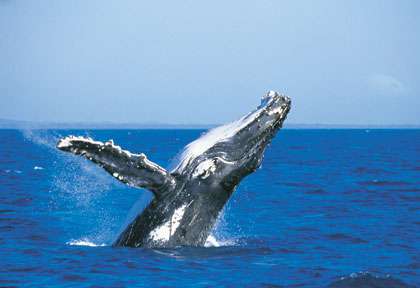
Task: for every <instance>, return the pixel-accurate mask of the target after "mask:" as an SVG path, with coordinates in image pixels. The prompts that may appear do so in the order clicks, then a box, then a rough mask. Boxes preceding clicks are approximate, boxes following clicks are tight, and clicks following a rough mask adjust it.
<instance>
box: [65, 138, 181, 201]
mask: <svg viewBox="0 0 420 288" xmlns="http://www.w3.org/2000/svg"><path fill="white" fill-rule="evenodd" d="M57 148H58V149H60V150H63V151H67V152H72V153H74V154H76V155H83V156H85V157H86V158H87V159H89V160H91V161H92V162H94V163H96V164H98V165H99V166H101V167H103V168H104V169H105V170H106V171H107V172H108V173H110V174H111V175H112V176H114V177H115V178H117V179H118V180H120V181H121V182H123V183H125V184H128V185H130V186H134V187H141V188H147V189H149V190H150V191H152V192H153V193H154V194H155V196H156V197H161V196H162V194H163V193H164V191H167V190H168V189H167V188H168V186H172V185H175V179H174V177H173V176H171V174H170V173H169V172H168V171H166V170H165V169H164V168H162V167H160V166H159V165H157V164H156V163H153V162H151V161H150V160H148V159H147V158H146V155H144V154H143V153H141V154H133V153H130V152H129V151H126V150H122V149H121V147H119V146H116V145H114V143H113V141H112V140H110V141H108V142H105V143H103V142H100V141H94V140H92V139H91V138H84V137H76V136H68V137H65V138H63V139H61V140H60V141H59V142H58V143H57Z"/></svg>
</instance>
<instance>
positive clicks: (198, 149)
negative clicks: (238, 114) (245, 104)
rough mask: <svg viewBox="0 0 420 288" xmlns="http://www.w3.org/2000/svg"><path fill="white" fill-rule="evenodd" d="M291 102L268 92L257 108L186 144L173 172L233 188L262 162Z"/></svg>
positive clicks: (229, 188)
mask: <svg viewBox="0 0 420 288" xmlns="http://www.w3.org/2000/svg"><path fill="white" fill-rule="evenodd" d="M290 105H291V101H290V98H289V97H287V96H283V95H280V94H278V93H277V92H274V91H269V92H267V93H266V94H265V95H264V96H263V97H262V99H261V103H260V105H259V106H258V107H257V108H256V109H255V110H254V111H252V112H250V113H249V114H247V115H245V116H244V117H242V118H240V119H239V120H237V121H234V122H232V123H229V124H226V125H223V126H220V127H217V128H214V129H212V130H210V131H209V132H208V133H207V134H205V135H203V136H201V137H200V138H199V139H197V140H195V141H194V142H192V143H190V144H189V145H187V146H186V148H185V150H184V152H183V153H182V154H181V160H180V162H179V164H178V166H177V167H176V168H175V169H174V170H173V171H172V173H174V174H183V175H185V176H187V177H191V178H194V177H195V178H197V179H199V180H202V181H211V182H212V183H220V184H221V185H223V187H225V188H226V189H227V190H233V188H234V187H235V186H236V185H237V184H238V183H239V182H240V180H241V179H242V178H243V177H245V176H246V175H248V174H250V173H252V172H253V171H255V170H256V169H257V168H258V167H259V166H260V165H261V161H262V158H263V153H264V150H265V148H266V147H267V145H268V144H269V143H270V142H271V140H272V138H273V137H274V135H275V134H276V132H277V131H278V130H279V128H281V126H282V124H283V121H284V120H285V119H286V116H287V114H288V112H289V110H290Z"/></svg>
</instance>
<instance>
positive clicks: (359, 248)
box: [0, 130, 420, 287]
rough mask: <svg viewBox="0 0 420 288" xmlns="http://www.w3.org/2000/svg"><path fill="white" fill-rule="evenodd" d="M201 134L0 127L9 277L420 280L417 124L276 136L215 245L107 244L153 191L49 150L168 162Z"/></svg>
mask: <svg viewBox="0 0 420 288" xmlns="http://www.w3.org/2000/svg"><path fill="white" fill-rule="evenodd" d="M202 132H203V131H199V130H130V131H128V130H113V131H111V130H102V131H101V130H96V131H63V130H61V131H14V130H0V140H1V141H0V286H1V285H5V286H17V287H21V286H31V287H44V286H68V287H74V286H86V287H126V286H131V287H150V286H159V287H173V286H180V287H215V286H217V287H219V286H221V287H326V286H328V285H329V284H330V283H333V282H334V281H339V279H340V277H347V278H345V279H347V280H349V279H350V280H349V281H353V280H354V279H355V278H357V277H350V276H349V275H351V274H352V273H358V272H360V271H362V272H367V271H368V272H370V273H371V274H369V275H375V276H378V277H383V278H384V279H400V280H401V281H403V282H405V283H406V284H409V285H414V286H420V131H419V130H370V131H365V130H283V131H281V132H280V133H279V134H278V135H277V137H276V138H275V140H274V141H273V143H272V145H271V147H270V148H269V149H268V150H267V152H266V155H265V159H264V162H263V165H262V168H261V169H260V170H258V171H257V172H256V173H254V174H252V175H250V176H249V177H248V178H247V179H245V181H243V182H242V183H241V185H240V186H239V189H238V190H237V191H236V192H235V194H234V195H233V197H232V198H231V200H230V201H229V203H228V205H227V207H226V209H225V210H224V212H223V215H222V217H221V219H220V221H219V223H218V225H217V227H216V228H215V231H214V232H213V235H214V237H215V238H216V239H217V241H218V243H219V244H220V245H221V247H208V248H178V249H163V250H152V249H133V248H113V247H110V246H109V244H110V243H112V241H113V240H114V239H115V237H116V236H117V235H118V233H119V232H120V231H121V229H123V228H124V225H126V224H127V222H128V221H129V219H130V218H131V217H133V216H134V215H135V213H136V212H137V211H139V210H140V209H141V207H143V206H144V205H146V203H147V202H148V201H149V200H150V198H151V195H150V193H149V192H147V191H143V190H137V189H133V188H128V187H126V186H124V185H122V184H120V183H118V182H117V181H116V180H114V179H113V178H112V177H110V176H109V175H108V174H106V173H105V172H103V171H102V170H101V169H99V168H97V167H96V166H95V165H93V164H90V163H88V161H86V160H84V159H81V158H77V157H75V156H73V155H68V154H65V153H63V152H60V151H57V150H56V149H54V144H55V141H56V140H57V137H58V136H60V135H63V136H64V135H67V134H78V135H89V136H92V137H94V138H96V139H98V140H107V139H109V138H112V139H114V141H115V142H116V143H117V144H119V145H121V146H123V148H126V149H128V150H131V151H133V152H144V153H145V154H146V155H148V156H149V158H150V159H152V160H153V161H155V162H157V163H159V164H161V165H163V166H166V165H168V164H169V163H170V161H171V159H172V158H173V157H174V156H175V155H176V153H177V152H178V151H179V150H180V149H181V148H182V147H183V146H184V145H185V144H187V143H188V142H190V141H191V140H193V139H195V138H196V137H198V136H199V135H200V133H202ZM86 245H98V246H97V247H90V246H86ZM101 245H105V246H101ZM354 275H355V274H353V276H354ZM357 275H366V274H363V273H362V274H356V276H357ZM389 275H390V276H389ZM387 277H390V278H387ZM362 278H363V276H360V277H359V279H362ZM352 279H353V280H352ZM344 281H345V280H344ZM355 281H356V280H355ZM390 281H391V280H390ZM392 281H394V280H392ZM395 281H397V280H395ZM336 283H339V282H336ZM386 283H392V282H386ZM332 285H335V284H332ZM337 285H340V284H337ZM391 286H394V287H400V286H395V285H393V284H389V287H391ZM334 287H353V286H334ZM354 287H355V286H354ZM369 287H373V286H369ZM377 287H379V286H377ZM401 287H402V286H401Z"/></svg>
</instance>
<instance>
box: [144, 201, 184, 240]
mask: <svg viewBox="0 0 420 288" xmlns="http://www.w3.org/2000/svg"><path fill="white" fill-rule="evenodd" d="M186 207H187V204H185V205H182V206H181V207H179V208H177V209H175V212H174V214H173V215H172V217H171V220H169V221H167V222H166V223H164V224H162V225H160V226H159V227H157V228H155V229H154V230H153V231H152V232H150V235H149V238H150V239H151V240H153V241H169V238H170V237H171V236H172V235H173V234H174V233H175V231H176V229H177V228H178V226H179V224H180V223H181V220H182V216H184V212H185V208H186Z"/></svg>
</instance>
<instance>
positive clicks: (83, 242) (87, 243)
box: [66, 238, 107, 247]
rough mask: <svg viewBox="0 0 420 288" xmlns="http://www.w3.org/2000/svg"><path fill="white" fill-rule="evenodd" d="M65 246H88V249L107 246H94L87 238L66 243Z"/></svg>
mask: <svg viewBox="0 0 420 288" xmlns="http://www.w3.org/2000/svg"><path fill="white" fill-rule="evenodd" d="M66 244H67V245H70V246H88V247H104V246H107V245H106V244H105V243H101V244H96V243H94V242H92V241H90V240H89V239H87V238H82V239H78V240H70V241H68V242H66Z"/></svg>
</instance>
